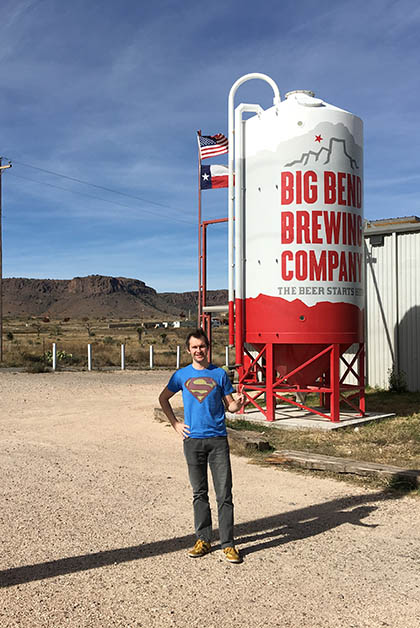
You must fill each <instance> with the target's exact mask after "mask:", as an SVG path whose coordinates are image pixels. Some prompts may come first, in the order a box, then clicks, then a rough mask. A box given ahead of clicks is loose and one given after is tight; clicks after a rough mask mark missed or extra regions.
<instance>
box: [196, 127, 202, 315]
mask: <svg viewBox="0 0 420 628" xmlns="http://www.w3.org/2000/svg"><path fill="white" fill-rule="evenodd" d="M200 135H201V131H197V142H198V323H197V327H200V325H201V316H202V314H203V311H202V307H203V303H202V285H201V255H202V252H201V156H200V140H199V137H200Z"/></svg>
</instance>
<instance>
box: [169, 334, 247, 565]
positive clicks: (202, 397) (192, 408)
mask: <svg viewBox="0 0 420 628" xmlns="http://www.w3.org/2000/svg"><path fill="white" fill-rule="evenodd" d="M186 345H187V351H188V353H189V354H190V355H191V358H192V363H191V364H190V365H188V366H186V367H185V368H182V369H179V370H178V371H176V372H175V373H174V374H173V375H172V377H171V378H170V380H169V382H168V385H167V386H166V387H165V388H164V389H163V390H162V392H161V394H160V396H159V403H160V405H161V407H162V410H163V411H164V413H165V414H166V416H167V417H168V419H169V421H170V423H171V425H172V427H173V428H174V430H175V431H176V432H177V433H178V434H179V435H180V436H181V437H182V438H183V440H184V454H185V458H186V461H187V466H188V474H189V478H190V482H191V486H192V489H193V506H194V525H195V534H196V537H197V541H196V543H195V545H194V547H193V548H192V549H191V550H190V551H189V552H188V555H189V556H190V557H191V558H198V557H200V556H204V555H205V554H208V553H209V552H210V550H211V532H212V520H211V512H210V505H209V496H208V481H207V469H208V466H209V467H210V470H211V473H212V477H213V485H214V490H215V492H216V499H217V510H218V518H219V532H220V544H221V546H222V550H223V553H224V555H225V556H226V559H227V560H228V561H229V562H231V563H240V562H241V558H240V556H239V552H238V551H237V550H236V548H235V545H234V540H233V502H232V471H231V466H230V456H229V445H228V442H227V432H226V425H225V407H224V406H225V405H226V408H227V409H228V410H229V412H238V411H239V410H240V409H241V408H242V406H243V405H244V403H245V397H244V395H239V396H238V398H237V399H236V400H234V399H233V397H232V393H233V392H234V389H233V386H232V384H231V382H230V380H229V378H228V376H227V374H226V372H225V371H224V370H223V369H221V368H218V367H217V366H214V365H213V364H210V362H209V360H208V349H209V341H208V338H207V336H206V334H205V333H204V331H203V330H202V329H197V330H196V331H193V332H191V333H190V334H188V337H187V341H186ZM180 390H182V397H183V401H184V423H181V422H180V421H178V420H177V418H176V417H175V415H174V413H173V410H172V407H171V404H170V402H169V399H170V398H171V397H173V395H175V394H176V393H177V392H178V391H180Z"/></svg>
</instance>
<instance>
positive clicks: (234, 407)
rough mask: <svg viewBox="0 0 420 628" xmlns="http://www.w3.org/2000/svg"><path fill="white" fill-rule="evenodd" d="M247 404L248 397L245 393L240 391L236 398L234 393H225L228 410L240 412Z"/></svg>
mask: <svg viewBox="0 0 420 628" xmlns="http://www.w3.org/2000/svg"><path fill="white" fill-rule="evenodd" d="M245 404H246V397H245V395H244V394H243V393H240V394H239V395H238V396H237V397H236V399H234V398H233V397H232V395H225V405H226V410H228V412H239V410H240V409H241V408H243V406H244V405H245Z"/></svg>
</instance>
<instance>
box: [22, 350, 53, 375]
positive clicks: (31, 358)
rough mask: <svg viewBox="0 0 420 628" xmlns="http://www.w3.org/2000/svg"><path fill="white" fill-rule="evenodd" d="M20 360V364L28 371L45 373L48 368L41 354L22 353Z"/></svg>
mask: <svg viewBox="0 0 420 628" xmlns="http://www.w3.org/2000/svg"><path fill="white" fill-rule="evenodd" d="M22 362H23V363H22V366H23V367H24V368H25V369H26V371H27V372H28V373H45V372H46V371H48V370H49V369H48V365H47V363H46V360H45V357H44V356H43V355H34V354H33V353H22Z"/></svg>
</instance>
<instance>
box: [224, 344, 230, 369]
mask: <svg viewBox="0 0 420 628" xmlns="http://www.w3.org/2000/svg"><path fill="white" fill-rule="evenodd" d="M225 364H226V366H229V346H228V345H226V347H225Z"/></svg>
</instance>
